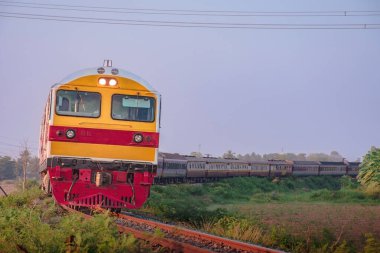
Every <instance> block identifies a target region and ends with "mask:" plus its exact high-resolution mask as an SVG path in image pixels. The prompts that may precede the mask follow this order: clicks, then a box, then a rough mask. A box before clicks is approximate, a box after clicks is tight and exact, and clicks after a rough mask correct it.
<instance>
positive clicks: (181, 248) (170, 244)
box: [62, 205, 212, 253]
mask: <svg viewBox="0 0 380 253" xmlns="http://www.w3.org/2000/svg"><path fill="white" fill-rule="evenodd" d="M62 208H64V209H65V210H67V211H68V212H71V213H76V214H79V215H81V216H82V217H84V218H85V219H91V218H92V216H91V215H88V214H85V213H83V212H80V211H77V210H74V209H72V208H70V207H68V206H64V205H63V206H62ZM96 210H99V209H96ZM117 228H118V230H119V232H121V233H131V234H133V236H134V237H135V238H137V239H140V240H144V241H147V242H149V243H150V244H151V245H152V246H155V245H160V246H162V247H164V248H169V249H171V250H174V251H175V252H184V253H192V252H194V253H210V252H212V251H210V250H207V249H204V248H199V247H195V246H192V245H189V244H184V243H181V242H177V241H175V240H173V239H168V238H161V237H157V236H154V235H152V234H148V233H146V232H144V231H140V230H137V229H134V228H130V227H127V226H123V225H119V224H117Z"/></svg>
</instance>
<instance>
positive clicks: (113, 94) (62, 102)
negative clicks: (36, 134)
mask: <svg viewBox="0 0 380 253" xmlns="http://www.w3.org/2000/svg"><path fill="white" fill-rule="evenodd" d="M160 115H161V95H160V94H159V93H158V92H157V91H156V90H155V89H154V88H153V87H152V86H151V85H150V84H149V83H148V82H147V81H145V80H143V79H142V78H140V77H139V76H137V75H135V74H133V73H131V72H128V71H126V70H123V69H120V68H115V67H113V66H112V61H110V60H106V61H105V62H104V65H103V66H101V67H95V68H89V69H84V70H79V71H77V72H75V73H73V74H70V75H69V76H67V77H66V78H64V79H63V80H62V81H60V82H58V83H56V84H55V85H53V86H52V87H51V89H50V92H49V95H48V99H47V102H46V105H45V110H44V113H43V117H42V121H41V130H40V147H39V159H40V174H41V181H42V189H43V190H44V191H45V192H46V193H47V194H51V195H52V196H53V197H54V199H55V200H56V202H57V203H58V204H60V205H66V206H71V207H91V206H101V207H104V208H118V209H121V208H128V209H135V208H140V207H141V206H142V205H143V204H144V202H145V201H146V200H147V198H148V196H149V194H150V188H151V185H152V184H153V180H154V177H155V175H156V173H157V165H158V147H159V129H160Z"/></svg>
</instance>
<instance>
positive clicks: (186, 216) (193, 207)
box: [146, 176, 379, 222]
mask: <svg viewBox="0 0 380 253" xmlns="http://www.w3.org/2000/svg"><path fill="white" fill-rule="evenodd" d="M359 187H360V185H359V184H358V183H357V182H356V180H354V179H352V178H350V177H347V176H344V177H342V178H340V179H338V178H336V177H330V176H324V177H322V176H315V177H301V178H291V177H289V178H284V179H281V180H272V179H269V178H257V177H239V178H232V179H224V180H221V181H219V182H215V183H209V184H203V185H202V184H194V185H184V184H181V185H167V186H153V187H152V195H151V197H150V198H149V200H148V202H147V204H146V206H147V207H148V209H147V210H150V211H152V212H154V213H155V214H157V215H159V216H161V217H163V218H168V219H174V220H178V221H197V222H198V221H201V220H204V219H207V218H208V217H210V216H211V217H220V216H223V215H225V214H226V211H225V210H223V209H217V210H214V211H210V208H209V207H210V206H211V207H213V206H216V205H222V204H233V203H242V202H244V203H246V202H250V203H268V202H289V201H302V202H334V203H337V202H338V203H339V202H340V203H368V204H370V203H379V199H378V198H376V197H374V196H370V195H366V194H365V193H364V192H362V191H361V190H360V189H359Z"/></svg>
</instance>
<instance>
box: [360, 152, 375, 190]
mask: <svg viewBox="0 0 380 253" xmlns="http://www.w3.org/2000/svg"><path fill="white" fill-rule="evenodd" d="M358 180H359V182H360V183H361V184H362V185H363V186H364V187H365V190H366V192H367V193H369V194H371V195H377V196H378V197H380V148H375V147H373V148H372V149H371V150H370V151H369V152H368V153H367V155H366V156H365V157H364V160H363V162H362V163H361V164H360V171H359V175H358Z"/></svg>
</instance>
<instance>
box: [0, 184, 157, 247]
mask: <svg viewBox="0 0 380 253" xmlns="http://www.w3.org/2000/svg"><path fill="white" fill-rule="evenodd" d="M20 251H21V252H150V249H149V248H145V247H144V245H141V244H140V243H139V242H137V241H136V239H135V238H134V237H133V236H132V235H124V234H122V235H121V234H119V232H118V230H117V227H116V225H115V223H114V222H113V220H112V218H110V217H108V216H107V215H97V216H95V218H93V219H90V220H84V219H83V218H82V217H79V216H77V215H73V214H67V213H65V212H63V211H62V209H60V208H59V207H57V205H55V203H54V201H53V199H52V198H46V197H45V196H44V195H43V194H42V193H41V191H40V190H39V189H38V188H36V187H34V188H31V189H29V190H27V191H25V192H23V193H22V192H18V193H15V194H11V195H9V197H2V198H0V252H20Z"/></svg>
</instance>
